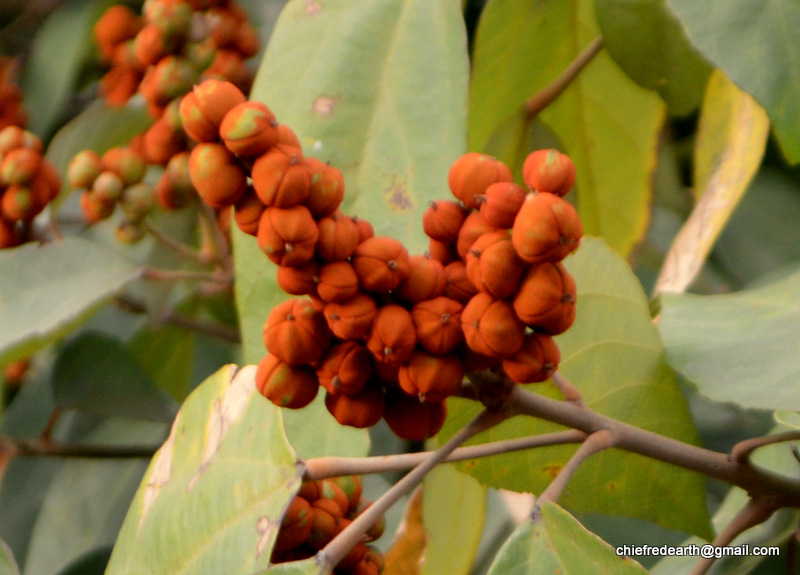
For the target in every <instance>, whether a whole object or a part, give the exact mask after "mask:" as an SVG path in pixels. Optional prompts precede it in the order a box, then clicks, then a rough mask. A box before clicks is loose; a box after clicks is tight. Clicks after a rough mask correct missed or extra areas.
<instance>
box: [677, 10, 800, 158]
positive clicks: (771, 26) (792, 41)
mask: <svg viewBox="0 0 800 575" xmlns="http://www.w3.org/2000/svg"><path fill="white" fill-rule="evenodd" d="M667 1H668V2H669V5H670V7H671V8H672V10H673V11H674V12H675V14H676V15H677V17H678V18H679V19H680V21H681V23H682V24H683V26H684V27H685V29H686V32H687V34H688V36H689V39H690V40H691V41H692V43H693V44H694V45H695V46H696V47H697V48H698V50H700V52H701V53H702V54H703V55H704V56H705V57H706V58H708V59H709V60H710V61H711V62H712V63H713V64H714V65H716V66H718V67H719V68H722V69H723V70H725V73H726V74H727V75H728V76H729V77H730V79H731V80H733V82H735V83H736V84H737V85H738V86H739V87H740V88H742V89H743V90H745V91H746V92H749V93H750V94H752V95H753V97H754V98H755V99H756V100H758V102H759V103H760V104H761V105H762V106H764V108H766V110H767V113H768V114H769V117H770V119H771V120H772V124H773V126H774V128H775V134H776V136H777V138H778V143H779V144H780V147H781V150H782V151H783V153H784V155H785V156H786V158H787V159H788V160H789V161H790V162H791V163H793V164H796V163H797V162H800V45H798V43H797V38H796V35H795V30H797V29H798V27H800V4H798V3H797V2H795V1H794V0H709V1H708V2H696V1H695V0H667Z"/></svg>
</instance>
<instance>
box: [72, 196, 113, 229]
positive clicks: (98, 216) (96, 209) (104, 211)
mask: <svg viewBox="0 0 800 575" xmlns="http://www.w3.org/2000/svg"><path fill="white" fill-rule="evenodd" d="M80 204H81V210H82V211H83V215H84V217H85V218H86V221H87V222H89V223H90V224H96V223H97V222H100V221H102V220H105V219H106V218H108V217H110V216H111V214H113V213H114V208H115V207H116V204H115V203H114V202H107V201H103V200H102V199H99V198H98V197H96V196H95V195H94V194H92V192H91V190H84V191H83V192H82V193H81V198H80Z"/></svg>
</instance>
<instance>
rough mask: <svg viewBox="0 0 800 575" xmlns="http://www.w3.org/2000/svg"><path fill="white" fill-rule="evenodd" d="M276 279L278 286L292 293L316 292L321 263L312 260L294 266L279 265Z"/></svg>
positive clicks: (305, 293) (307, 293)
mask: <svg viewBox="0 0 800 575" xmlns="http://www.w3.org/2000/svg"><path fill="white" fill-rule="evenodd" d="M275 279H276V281H277V282H278V287H279V288H281V289H282V290H283V291H285V292H286V293H288V294H290V295H309V294H312V295H313V294H316V293H317V284H318V283H319V263H317V262H316V261H314V260H310V261H308V262H306V263H304V264H300V265H299V266H294V267H290V266H278V273H277V274H276V276H275Z"/></svg>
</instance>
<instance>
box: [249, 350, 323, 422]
mask: <svg viewBox="0 0 800 575" xmlns="http://www.w3.org/2000/svg"><path fill="white" fill-rule="evenodd" d="M256 389H258V392H259V393H260V394H261V395H263V396H264V397H266V398H267V399H269V400H270V401H271V402H272V403H274V404H275V405H277V406H279V407H285V408H288V409H300V408H303V407H305V406H306V405H308V404H309V403H311V402H312V401H314V398H315V397H316V396H317V392H318V391H319V381H318V380H317V374H316V373H315V372H314V369H313V368H311V367H310V366H307V365H290V364H288V363H286V362H285V361H283V360H281V359H280V358H279V357H277V356H276V355H275V354H273V353H268V354H267V355H265V356H264V357H263V359H262V360H261V361H260V362H259V363H258V368H257V369H256Z"/></svg>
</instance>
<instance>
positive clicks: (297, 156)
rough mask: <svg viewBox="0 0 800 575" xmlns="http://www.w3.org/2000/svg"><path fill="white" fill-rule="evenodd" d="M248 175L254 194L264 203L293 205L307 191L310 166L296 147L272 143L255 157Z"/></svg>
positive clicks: (309, 181) (269, 204) (309, 187)
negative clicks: (273, 144) (249, 175)
mask: <svg viewBox="0 0 800 575" xmlns="http://www.w3.org/2000/svg"><path fill="white" fill-rule="evenodd" d="M251 177H252V179H253V187H254V188H255V190H256V194H258V197H259V198H260V199H261V201H262V202H264V203H265V204H266V205H267V206H275V207H278V208H288V207H292V206H296V205H297V204H300V203H301V202H302V201H303V200H305V199H306V198H307V197H308V194H309V193H310V191H311V169H310V168H309V167H308V164H307V163H306V161H305V159H304V158H303V154H302V153H301V152H300V149H299V148H292V147H289V146H284V145H280V144H279V145H275V146H272V147H271V148H269V149H268V150H267V151H266V152H265V153H264V154H262V155H261V156H259V157H258V158H256V161H255V162H254V163H253V169H252V171H251Z"/></svg>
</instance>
